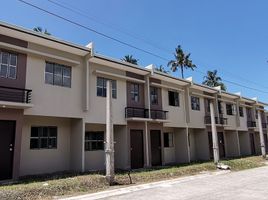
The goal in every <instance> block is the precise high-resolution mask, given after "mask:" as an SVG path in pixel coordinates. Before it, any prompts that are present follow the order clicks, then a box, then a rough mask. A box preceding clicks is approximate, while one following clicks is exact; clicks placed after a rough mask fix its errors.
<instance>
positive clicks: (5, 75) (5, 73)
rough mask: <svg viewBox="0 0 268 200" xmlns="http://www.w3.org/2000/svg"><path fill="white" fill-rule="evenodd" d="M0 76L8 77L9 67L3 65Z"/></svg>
mask: <svg viewBox="0 0 268 200" xmlns="http://www.w3.org/2000/svg"><path fill="white" fill-rule="evenodd" d="M0 76H2V77H7V65H1V69H0Z"/></svg>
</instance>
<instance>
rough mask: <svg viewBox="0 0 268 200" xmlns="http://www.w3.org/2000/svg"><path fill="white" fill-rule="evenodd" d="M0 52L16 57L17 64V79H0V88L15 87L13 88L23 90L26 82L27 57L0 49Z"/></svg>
mask: <svg viewBox="0 0 268 200" xmlns="http://www.w3.org/2000/svg"><path fill="white" fill-rule="evenodd" d="M0 51H5V52H10V53H14V54H17V55H18V61H17V62H18V63H17V78H16V79H10V78H3V77H0V86H7V87H15V88H23V89H24V88H25V82H26V64H27V55H26V54H21V53H16V52H13V51H8V50H5V49H0Z"/></svg>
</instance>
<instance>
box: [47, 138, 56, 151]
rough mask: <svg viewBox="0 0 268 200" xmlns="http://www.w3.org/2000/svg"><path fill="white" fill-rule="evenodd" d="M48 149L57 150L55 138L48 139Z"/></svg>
mask: <svg viewBox="0 0 268 200" xmlns="http://www.w3.org/2000/svg"><path fill="white" fill-rule="evenodd" d="M48 148H50V149H51V148H57V138H49V139H48Z"/></svg>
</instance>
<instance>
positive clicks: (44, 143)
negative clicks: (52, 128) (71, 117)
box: [40, 138, 48, 149]
mask: <svg viewBox="0 0 268 200" xmlns="http://www.w3.org/2000/svg"><path fill="white" fill-rule="evenodd" d="M40 148H41V149H47V148H48V138H40Z"/></svg>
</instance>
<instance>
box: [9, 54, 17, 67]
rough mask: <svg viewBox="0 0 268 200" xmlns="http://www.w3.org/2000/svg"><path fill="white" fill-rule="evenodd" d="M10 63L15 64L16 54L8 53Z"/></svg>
mask: <svg viewBox="0 0 268 200" xmlns="http://www.w3.org/2000/svg"><path fill="white" fill-rule="evenodd" d="M10 65H13V66H17V55H15V54H10Z"/></svg>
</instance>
